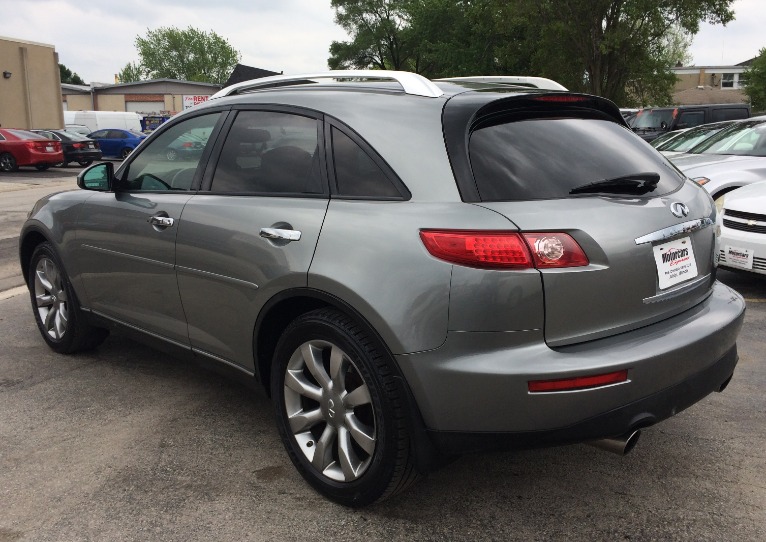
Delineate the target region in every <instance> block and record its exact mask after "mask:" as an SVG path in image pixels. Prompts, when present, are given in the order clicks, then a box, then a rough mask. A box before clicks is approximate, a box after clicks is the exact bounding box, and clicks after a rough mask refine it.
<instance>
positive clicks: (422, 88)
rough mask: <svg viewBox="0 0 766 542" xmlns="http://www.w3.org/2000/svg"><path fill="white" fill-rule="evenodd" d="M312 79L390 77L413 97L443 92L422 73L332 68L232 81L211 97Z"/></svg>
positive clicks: (299, 82) (433, 96)
mask: <svg viewBox="0 0 766 542" xmlns="http://www.w3.org/2000/svg"><path fill="white" fill-rule="evenodd" d="M314 79H336V80H337V79H391V80H394V81H396V82H398V83H399V84H400V85H401V86H402V89H403V90H404V92H405V93H406V94H412V95H415V96H425V97H427V98H438V97H439V96H441V95H442V94H444V92H443V91H442V90H441V89H440V88H439V87H437V86H436V85H435V84H434V83H433V82H431V81H429V80H428V79H426V78H425V77H423V76H422V75H419V74H417V73H411V72H403V71H390V70H331V71H327V72H318V73H304V74H298V75H273V76H270V77H261V78H260V79H251V80H250V81H243V82H241V83H235V84H234V85H230V86H228V87H226V88H223V89H221V90H219V91H218V92H216V93H215V94H213V95H212V96H211V97H210V98H211V99H214V98H222V97H223V96H231V95H234V94H239V93H241V92H247V91H251V90H258V89H262V90H266V89H268V88H274V87H283V86H289V85H290V84H291V83H292V84H295V85H300V84H304V83H306V82H313V81H312V80H314Z"/></svg>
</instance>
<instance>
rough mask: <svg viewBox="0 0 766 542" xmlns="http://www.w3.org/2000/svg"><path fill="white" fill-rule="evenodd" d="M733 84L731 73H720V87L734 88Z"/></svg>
mask: <svg viewBox="0 0 766 542" xmlns="http://www.w3.org/2000/svg"><path fill="white" fill-rule="evenodd" d="M735 86H736V85H735V84H734V74H733V73H722V74H721V88H735Z"/></svg>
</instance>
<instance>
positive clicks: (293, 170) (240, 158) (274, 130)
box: [211, 111, 323, 195]
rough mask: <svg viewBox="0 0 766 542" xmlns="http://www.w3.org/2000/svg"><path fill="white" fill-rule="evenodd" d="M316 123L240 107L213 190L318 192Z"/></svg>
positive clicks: (255, 192)
mask: <svg viewBox="0 0 766 542" xmlns="http://www.w3.org/2000/svg"><path fill="white" fill-rule="evenodd" d="M318 134H319V121H318V120H316V119H313V118H310V117H304V116H302V115H295V114H292V113H282V112H274V111H241V112H240V113H239V114H238V115H237V118H236V119H235V121H234V124H233V125H232V127H231V130H230V131H229V134H228V136H227V137H226V143H225V144H224V146H223V149H222V151H221V157H220V159H219V160H218V166H217V167H216V170H215V175H214V176H213V184H212V186H211V190H212V191H213V192H219V193H234V194H237V193H254V194H264V195H267V194H321V193H323V185H322V177H321V173H320V163H319V136H318Z"/></svg>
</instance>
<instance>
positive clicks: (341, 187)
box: [332, 127, 401, 198]
mask: <svg viewBox="0 0 766 542" xmlns="http://www.w3.org/2000/svg"><path fill="white" fill-rule="evenodd" d="M332 156H333V164H334V165H335V179H336V181H337V183H338V195H340V196H351V197H368V198H400V197H401V193H400V192H399V190H398V189H397V188H396V186H394V184H393V183H392V182H391V181H390V180H389V178H388V177H387V176H386V174H385V173H384V172H383V170H382V169H380V166H378V164H376V163H375V161H374V160H373V159H372V158H370V155H368V154H367V153H366V152H365V150H364V149H363V148H362V147H360V146H359V145H357V144H356V142H355V141H354V140H353V139H351V138H350V137H348V136H347V135H346V134H344V133H343V132H341V131H340V130H338V129H337V128H335V127H333V128H332Z"/></svg>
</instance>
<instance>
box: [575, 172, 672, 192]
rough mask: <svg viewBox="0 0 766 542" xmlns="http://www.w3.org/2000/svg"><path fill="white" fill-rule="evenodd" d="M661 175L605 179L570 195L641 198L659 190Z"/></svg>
mask: <svg viewBox="0 0 766 542" xmlns="http://www.w3.org/2000/svg"><path fill="white" fill-rule="evenodd" d="M659 182H660V174H659V173H652V172H649V173H632V174H630V175H623V176H621V177H615V178H613V179H604V180H603V181H595V182H592V183H587V184H583V185H580V186H576V187H574V188H573V189H572V190H570V191H569V193H570V194H594V193H608V194H630V195H636V196H641V195H643V194H646V193H648V192H651V191H652V190H654V189H655V188H657V183H659Z"/></svg>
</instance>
